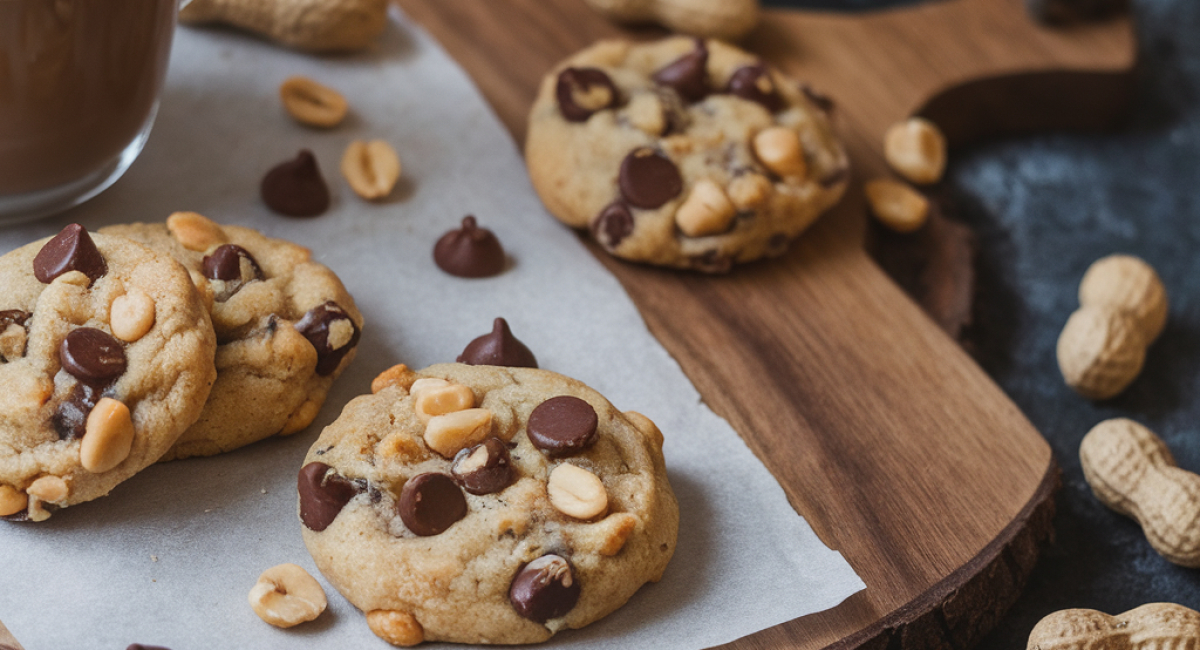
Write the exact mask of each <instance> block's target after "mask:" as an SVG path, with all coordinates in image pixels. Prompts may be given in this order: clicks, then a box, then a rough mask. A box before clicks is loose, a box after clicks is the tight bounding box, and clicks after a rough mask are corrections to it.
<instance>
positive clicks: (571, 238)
mask: <svg viewBox="0 0 1200 650" xmlns="http://www.w3.org/2000/svg"><path fill="white" fill-rule="evenodd" d="M294 74H304V75H308V76H311V77H313V78H315V79H318V80H320V81H322V82H325V83H327V84H328V85H331V86H333V87H336V88H338V89H339V90H341V91H342V92H343V93H344V94H345V95H346V96H347V97H348V99H349V100H350V103H351V105H352V107H353V108H352V114H351V116H350V117H349V119H348V120H347V122H346V123H344V124H343V125H342V126H340V127H339V128H337V129H334V130H332V131H314V130H311V129H307V128H304V127H302V126H299V125H297V124H295V123H293V122H292V121H291V120H290V119H288V118H287V117H286V115H285V114H284V113H283V110H282V109H281V107H280V104H279V100H278V97H277V90H276V89H277V87H278V85H279V83H280V82H281V81H283V79H285V78H286V77H288V76H291V75H294ZM374 138H383V139H386V140H388V141H389V142H391V143H392V144H393V146H395V147H396V149H397V150H398V152H399V153H400V156H401V159H402V160H403V164H404V180H402V182H401V186H400V187H399V188H398V189H397V191H396V192H395V194H394V196H393V197H392V199H391V200H389V201H387V202H385V203H383V204H369V203H366V202H364V201H362V200H360V199H359V198H358V197H357V196H355V195H354V194H353V193H352V192H351V191H350V190H349V188H348V187H347V186H346V185H345V182H344V181H343V180H342V179H341V177H340V174H339V173H338V171H337V168H338V162H339V161H340V159H341V154H342V151H343V149H344V147H345V146H346V145H347V143H349V142H350V140H352V139H374ZM301 148H309V149H312V150H313V151H314V152H315V154H316V156H317V158H318V161H319V163H320V164H321V166H322V169H323V171H324V173H325V176H326V178H327V180H328V181H329V182H330V185H331V188H332V190H333V193H334V202H333V207H332V208H331V210H330V211H329V212H328V213H327V214H325V215H323V216H321V217H317V218H314V219H307V220H304V219H289V218H286V217H280V216H277V215H274V214H272V213H270V212H269V211H267V209H266V208H265V207H264V206H263V205H262V204H261V202H260V200H259V198H258V183H259V180H260V179H261V177H262V175H263V173H264V172H265V171H266V170H267V169H269V168H271V167H272V166H273V165H275V164H276V163H278V162H281V161H283V160H285V159H288V158H290V157H292V156H294V155H295V154H296V152H297V151H298V150H299V149H301ZM175 210H194V211H197V212H200V213H203V214H205V215H208V216H210V217H212V218H214V219H216V220H217V221H220V222H228V223H238V224H244V225H249V226H252V227H255V228H258V229H260V230H262V231H264V232H265V233H267V234H269V235H273V236H277V237H282V238H286V239H290V240H293V241H296V242H298V243H300V244H302V245H305V246H308V247H310V248H312V249H313V251H314V253H315V256H316V258H317V259H319V260H320V261H321V262H323V263H325V264H327V265H328V266H330V267H332V268H333V269H334V270H335V271H337V272H338V273H339V275H340V276H341V277H342V279H343V280H344V281H345V283H346V285H347V287H348V288H349V289H350V291H351V293H353V295H354V296H355V298H356V300H357V302H358V305H359V307H360V308H361V309H362V311H363V314H364V316H365V318H366V326H365V328H364V334H363V337H362V341H361V343H360V348H359V352H358V358H357V359H356V360H355V362H354V364H353V365H352V366H351V368H350V369H349V371H348V372H347V373H346V374H345V375H344V376H343V377H342V379H341V380H340V382H339V383H338V384H337V385H336V386H335V388H334V390H333V392H332V393H331V394H330V396H329V400H328V402H327V403H326V405H325V408H324V410H323V411H322V412H321V414H320V416H319V417H318V418H317V421H316V422H315V423H314V425H313V426H312V427H311V428H309V429H308V430H306V431H304V432H302V433H299V434H297V435H295V436H293V437H290V438H285V439H272V440H268V441H265V442H263V443H259V444H257V445H253V446H251V447H248V448H245V449H243V450H240V451H237V452H234V453H230V454H226V455H224V456H220V457H216V458H208V459H195V460H187V461H180V462H174V463H167V464H163V465H156V466H154V467H151V468H150V469H148V470H146V471H144V472H142V473H141V474H139V475H138V476H136V477H134V478H133V479H131V480H130V481H127V482H126V483H124V484H122V485H121V486H119V487H118V488H117V489H116V490H114V491H113V493H112V494H111V495H109V496H108V497H105V498H103V499H99V500H97V501H94V502H92V503H88V504H83V505H79V506H76V507H73V508H69V509H67V510H64V511H62V512H60V513H58V514H56V515H55V516H54V517H52V518H51V519H50V520H49V521H47V522H45V523H42V524H37V525H33V524H4V525H0V619H3V621H4V623H5V624H6V625H7V626H8V627H9V628H10V630H11V631H12V633H13V634H14V635H15V636H16V638H17V639H19V640H20V641H21V642H22V643H23V644H24V645H25V646H26V648H27V650H49V649H66V648H72V649H91V648H96V649H107V650H120V649H122V648H125V646H126V645H128V644H130V643H134V642H137V643H143V644H154V645H163V646H168V647H170V648H172V649H173V650H189V649H195V650H220V649H224V648H229V649H233V648H238V649H241V648H253V649H255V650H262V649H270V648H288V649H303V648H339V649H343V648H363V649H367V648H385V647H388V646H387V645H386V644H385V643H384V642H383V641H381V640H379V639H377V638H376V637H375V636H374V635H373V634H372V633H371V632H370V631H369V630H368V628H367V625H366V622H365V620H364V619H363V617H362V615H361V614H360V613H359V612H358V611H356V610H355V609H354V608H353V607H352V606H350V605H349V604H348V603H347V602H346V601H345V600H344V599H342V597H341V596H340V595H339V594H337V592H335V591H334V590H333V589H332V588H330V587H329V586H328V584H325V587H326V591H327V593H328V595H329V610H328V611H327V612H326V613H325V614H324V615H322V617H321V618H320V619H319V620H317V621H315V622H313V623H309V624H306V625H302V626H299V627H297V628H293V629H291V630H278V629H275V628H272V627H270V626H268V625H267V624H265V623H263V622H262V621H261V620H259V619H258V618H257V617H256V616H255V614H254V613H253V611H252V610H251V609H250V607H249V605H248V604H247V602H246V594H247V592H248V591H249V590H250V587H251V586H252V585H253V584H254V582H255V580H256V579H257V577H258V574H259V573H260V572H261V571H262V570H264V569H266V568H267V567H270V566H273V565H275V564H279V563H282V562H295V563H297V564H300V565H301V566H304V567H305V568H306V569H308V570H309V571H310V572H311V573H313V574H314V575H319V574H317V572H316V569H315V567H314V566H313V564H312V561H311V560H310V558H309V556H308V553H307V551H306V550H305V548H304V545H303V542H302V541H301V538H300V524H299V522H298V519H297V517H296V506H295V499H296V497H295V481H296V478H295V477H296V472H297V470H298V468H299V467H300V463H301V461H302V460H303V457H304V454H305V452H306V451H307V449H308V447H309V446H310V445H311V444H312V442H313V440H315V439H316V436H317V434H318V433H319V432H320V430H321V428H322V427H323V426H324V425H326V424H328V423H329V422H330V421H332V420H333V419H334V418H335V417H336V416H337V414H338V412H339V411H340V409H341V407H342V406H343V405H344V404H345V403H346V402H347V401H348V400H349V399H350V398H352V397H353V396H355V395H357V394H361V393H365V392H369V386H370V380H371V378H372V377H374V376H375V375H376V374H377V373H379V372H380V371H382V370H384V369H386V368H388V367H389V366H391V365H393V364H395V363H407V364H409V365H410V366H412V367H415V368H421V367H424V366H425V365H428V364H432V363H437V362H443V361H453V360H454V358H455V356H456V355H457V354H458V353H459V352H460V351H461V350H462V348H463V347H464V346H465V345H466V343H467V342H469V341H470V340H471V339H473V338H474V337H476V336H478V335H481V334H484V333H486V332H488V331H490V329H491V323H492V319H493V318H495V317H496V316H503V317H505V318H506V319H507V320H508V321H509V323H510V325H511V326H512V329H513V331H514V332H515V334H516V335H517V337H518V338H520V339H521V340H522V341H524V342H525V343H526V344H527V345H529V347H530V348H531V349H532V350H533V351H534V352H535V354H536V355H537V358H538V361H539V363H540V365H541V367H543V368H547V369H551V370H555V371H558V372H562V373H564V374H567V375H570V376H573V377H577V378H579V379H581V380H583V381H584V382H586V383H588V384H590V385H591V386H593V387H595V388H596V389H597V390H599V391H600V392H601V393H603V394H604V395H606V396H607V397H608V398H609V399H610V400H611V401H612V402H613V403H614V404H616V405H617V406H618V407H619V408H621V409H623V410H631V409H632V410H637V411H640V412H642V413H645V414H646V415H647V416H649V417H650V418H651V419H653V420H654V421H655V422H657V423H658V424H659V426H660V427H661V428H662V430H663V432H664V434H665V436H666V447H665V454H666V458H667V466H668V469H669V472H670V479H671V483H672V485H673V487H674V489H675V492H676V494H677V495H678V497H679V504H680V511H681V515H682V521H681V528H680V542H679V546H678V551H677V552H676V554H675V558H674V560H673V561H672V563H671V565H670V566H669V568H668V569H667V572H666V576H665V577H664V578H663V580H662V581H661V582H659V583H657V584H652V585H647V586H645V587H643V588H642V589H641V590H640V591H639V592H638V593H637V594H636V595H635V596H634V598H633V599H632V600H631V601H630V602H629V603H628V604H627V605H626V606H625V607H623V608H622V609H620V610H618V611H617V612H616V613H615V614H613V615H611V616H610V617H608V618H607V619H604V620H602V621H600V622H598V623H595V624H593V625H592V626H590V627H588V628H585V629H584V630H579V631H571V632H565V633H563V634H560V635H558V636H557V637H555V639H553V640H552V641H551V642H550V643H549V644H547V645H552V646H556V647H557V646H563V647H568V646H569V647H587V648H630V647H638V648H656V649H664V648H665V649H673V648H703V647H708V646H712V645H716V644H720V643H724V642H728V641H731V640H733V639H736V638H738V637H741V636H744V635H746V634H749V633H752V632H754V631H757V630H760V629H763V628H765V627H769V626H772V625H775V624H778V623H781V622H783V621H787V620H790V619H793V618H796V617H799V616H802V615H805V614H809V613H812V612H816V611H820V610H823V609H827V608H829V607H832V606H834V605H836V604H837V603H839V602H841V601H842V600H843V599H845V598H846V597H848V596H849V595H851V594H853V593H855V592H856V591H858V590H860V589H862V588H863V584H862V582H861V581H860V580H859V578H858V577H857V576H856V575H855V573H854V572H853V570H852V569H851V568H850V566H849V565H848V564H847V563H846V562H845V561H844V560H843V559H842V557H841V556H840V555H839V554H838V553H835V552H832V551H830V550H829V549H827V548H826V547H825V546H823V545H822V544H821V542H820V541H819V540H818V539H817V537H816V536H815V535H814V534H813V533H812V531H811V529H810V528H809V527H808V525H807V524H806V523H805V522H804V520H803V519H802V518H801V517H799V516H797V514H796V513H795V511H794V510H793V509H792V508H791V507H790V506H789V505H788V503H787V500H786V498H785V496H784V493H783V491H782V489H781V488H780V487H779V485H778V484H777V483H776V482H775V480H774V479H773V478H772V477H771V476H770V474H769V473H768V472H767V471H766V469H765V468H764V467H763V466H762V465H761V463H759V462H758V461H757V460H756V459H755V458H754V456H753V455H752V454H751V453H750V451H749V449H748V448H747V447H746V446H745V444H744V443H743V442H742V441H741V439H740V438H738V436H737V435H736V433H734V431H733V430H732V429H731V428H730V427H729V425H728V424H727V423H726V422H725V421H723V420H722V419H720V418H718V417H717V416H715V415H714V414H713V413H712V412H711V411H709V409H708V408H707V407H706V406H705V405H703V404H702V403H701V401H700V397H699V395H698V394H697V392H696V391H695V389H694V388H693V387H692V385H691V384H690V383H689V381H688V380H687V379H686V377H685V376H684V375H683V373H682V372H681V371H680V369H679V367H678V365H677V364H676V363H675V361H674V360H673V359H671V357H670V356H669V355H668V354H667V353H666V351H665V350H664V349H663V348H662V347H661V346H660V345H659V344H658V343H657V342H656V341H655V340H654V338H653V337H652V336H651V335H650V334H649V332H648V331H647V330H646V328H645V325H644V324H643V322H642V320H641V317H640V316H639V315H638V313H637V311H636V309H635V308H634V306H633V304H632V303H631V302H630V300H629V299H628V297H627V296H626V295H625V293H624V292H623V291H622V289H621V287H620V286H619V284H618V283H617V282H616V280H615V279H613V278H612V277H611V276H610V275H609V274H608V273H607V272H606V271H605V270H604V269H603V268H602V267H601V266H600V265H599V264H598V263H597V262H596V261H595V260H594V259H593V258H592V257H591V256H590V255H589V254H588V252H587V251H586V250H585V249H584V248H583V247H582V246H581V245H580V243H579V241H578V239H577V238H576V236H575V234H573V233H572V232H571V231H569V230H568V229H566V228H565V227H563V226H561V225H560V224H559V223H558V222H557V221H555V220H554V219H553V218H551V217H550V216H549V215H548V214H547V213H546V212H545V210H544V209H543V207H542V206H541V204H540V202H539V201H538V199H537V197H536V196H535V194H534V192H533V190H532V188H531V187H530V185H529V182H528V179H527V177H526V174H525V170H524V167H523V164H522V162H521V159H520V156H519V152H518V150H517V148H516V146H514V143H513V141H512V139H511V138H510V136H509V135H508V133H507V132H506V131H505V130H504V129H503V127H502V126H501V125H500V123H499V122H498V121H497V119H496V118H495V116H494V115H493V114H492V113H491V112H490V109H489V108H488V107H487V106H486V104H485V102H484V100H483V98H482V97H481V96H480V95H479V94H478V92H477V91H476V90H475V88H474V87H473V86H472V85H471V83H470V81H469V79H468V78H467V77H466V75H465V74H464V73H463V72H462V70H460V69H459V68H458V67H457V65H456V64H454V63H453V62H452V61H451V60H450V59H449V57H448V56H447V55H446V54H445V53H444V52H443V51H442V50H441V49H440V48H439V47H438V46H437V44H436V43H435V42H434V41H433V40H432V39H431V38H429V37H428V36H427V35H426V34H425V33H423V32H421V31H420V30H419V29H418V28H416V27H415V26H414V25H412V24H410V23H409V22H408V21H407V20H406V19H405V18H403V17H402V16H400V15H399V14H397V15H396V16H394V20H393V25H392V26H391V28H390V29H389V31H388V33H387V34H386V36H385V37H384V38H383V39H382V41H381V42H380V44H379V47H378V48H377V49H376V51H374V52H371V53H369V54H364V55H356V56H352V57H346V58H332V59H319V58H314V57H309V56H305V55H301V54H296V53H293V52H289V51H286V50H282V49H278V48H276V47H273V46H271V45H268V44H266V43H263V42H260V41H257V40H254V39H252V38H249V37H246V36H243V35H240V34H234V33H231V32H223V31H195V30H189V29H181V31H180V32H179V34H178V35H177V38H176V43H175V47H174V53H173V59H172V63H171V70H170V73H169V76H168V82H167V87H166V91H165V94H164V96H163V101H162V108H161V110H160V113H159V117H158V123H157V125H156V126H155V129H154V132H153V134H152V136H151V138H150V141H149V144H148V146H147V148H146V150H145V152H144V153H143V154H142V156H141V158H139V159H138V161H137V162H136V163H135V164H134V166H133V167H132V168H131V169H130V171H129V173H128V174H127V175H126V176H125V178H123V179H122V180H121V181H120V182H118V183H117V184H116V185H115V186H114V187H113V188H112V189H110V190H108V191H107V192H105V193H104V194H102V195H101V196H100V197H98V198H97V199H95V200H93V201H92V202H90V203H88V204H86V205H84V206H82V207H80V208H78V209H76V210H74V211H72V212H71V213H68V214H67V215H65V216H63V217H61V218H56V219H52V220H49V221H43V222H38V223H36V224H30V225H25V226H21V227H16V228H10V229H6V230H0V251H8V250H11V249H13V248H16V247H17V246H19V245H22V244H24V243H27V242H28V241H32V240H33V239H35V238H38V237H43V236H47V235H51V234H53V233H55V232H57V231H58V230H59V229H60V228H61V227H62V226H63V225H65V224H66V223H69V222H71V221H78V222H81V223H83V224H85V225H86V226H88V227H89V228H91V229H95V228H99V227H100V226H103V225H107V224H110V223H121V222H128V221H160V220H162V219H164V218H165V217H166V216H167V215H168V214H169V213H170V212H172V211H175ZM468 213H471V214H475V215H477V217H478V218H479V221H480V223H481V225H483V226H485V227H488V228H490V229H492V230H493V231H494V232H496V233H497V235H498V236H499V237H500V240H501V241H502V242H503V244H504V245H505V247H506V249H507V250H508V252H509V253H510V255H511V257H512V268H510V269H509V270H508V271H507V272H505V273H504V274H502V275H500V276H499V277H496V278H491V279H484V280H463V279H458V278H454V277H451V276H448V275H446V274H444V273H442V272H440V271H439V270H438V269H437V268H436V267H435V266H434V264H433V262H432V259H431V250H432V247H433V243H434V241H435V240H436V239H437V237H438V236H440V235H441V234H442V233H443V232H445V231H447V230H449V229H451V228H453V227H456V226H457V224H458V222H459V221H460V220H461V218H462V217H463V215H465V214H468ZM814 498H818V499H819V498H820V496H819V495H815V496H814ZM0 523H3V522H0ZM323 584H324V583H323ZM585 588H586V587H585ZM465 615H467V614H465Z"/></svg>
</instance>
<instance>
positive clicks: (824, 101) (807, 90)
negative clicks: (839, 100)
mask: <svg viewBox="0 0 1200 650" xmlns="http://www.w3.org/2000/svg"><path fill="white" fill-rule="evenodd" d="M800 92H802V93H804V96H805V97H807V98H808V101H810V102H812V103H813V104H815V105H816V107H817V108H819V109H821V110H822V111H825V112H826V113H830V112H833V109H834V107H835V104H834V103H833V99H832V98H830V97H829V95H824V94H821V93H819V92H817V91H815V90H813V89H812V86H809V85H808V84H801V86H800Z"/></svg>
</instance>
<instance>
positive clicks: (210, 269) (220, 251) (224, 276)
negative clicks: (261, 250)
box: [201, 244, 263, 282]
mask: <svg viewBox="0 0 1200 650" xmlns="http://www.w3.org/2000/svg"><path fill="white" fill-rule="evenodd" d="M242 260H246V261H247V262H249V263H250V267H251V270H252V272H253V277H250V278H246V277H243V276H242ZM201 266H202V268H203V271H204V277H206V278H208V279H210V280H222V281H224V282H229V281H230V280H242V281H246V282H248V281H250V280H258V279H261V278H262V277H263V273H262V267H260V266H259V265H258V260H255V259H254V256H253V255H251V254H250V251H248V250H246V249H244V248H242V247H241V246H238V245H237V244H222V245H220V246H218V247H217V248H216V250H214V251H213V252H212V253H210V254H208V255H205V256H204V260H203V261H202V262H201Z"/></svg>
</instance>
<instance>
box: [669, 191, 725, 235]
mask: <svg viewBox="0 0 1200 650" xmlns="http://www.w3.org/2000/svg"><path fill="white" fill-rule="evenodd" d="M735 216H737V208H734V207H733V203H732V202H731V201H730V200H729V197H728V196H726V195H725V190H722V189H721V186H720V185H717V184H716V183H714V182H713V181H711V180H709V179H707V178H705V179H702V180H700V181H698V182H697V183H696V185H695V186H694V187H692V191H691V193H690V194H688V197H687V199H686V200H685V201H684V202H683V204H682V205H680V206H679V209H678V210H676V211H675V225H677V226H679V230H680V231H682V232H683V234H685V235H687V236H688V237H704V236H705V235H716V234H718V233H722V232H725V230H726V229H728V228H729V224H730V223H732V222H733V218H734V217H735Z"/></svg>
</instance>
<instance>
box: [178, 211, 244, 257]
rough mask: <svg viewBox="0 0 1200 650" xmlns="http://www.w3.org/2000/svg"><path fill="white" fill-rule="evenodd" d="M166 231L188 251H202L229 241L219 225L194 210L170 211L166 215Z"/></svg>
mask: <svg viewBox="0 0 1200 650" xmlns="http://www.w3.org/2000/svg"><path fill="white" fill-rule="evenodd" d="M167 232H170V233H171V236H173V237H174V238H175V240H176V241H178V242H179V243H180V244H181V245H182V246H183V247H184V248H186V249H188V250H190V251H199V252H204V251H207V250H208V249H210V248H212V247H214V246H220V245H221V244H228V243H229V237H228V236H226V235H225V231H224V230H222V229H221V226H220V225H218V224H217V223H216V222H215V221H213V220H212V219H209V218H208V217H206V216H204V215H202V214H198V213H195V212H172V213H171V215H170V216H168V217H167Z"/></svg>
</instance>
